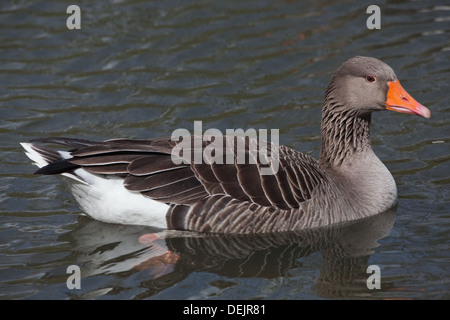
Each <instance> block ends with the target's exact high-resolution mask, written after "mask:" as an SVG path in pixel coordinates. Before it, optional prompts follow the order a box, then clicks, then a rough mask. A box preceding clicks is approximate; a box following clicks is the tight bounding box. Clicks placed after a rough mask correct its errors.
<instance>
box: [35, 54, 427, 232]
mask: <svg viewBox="0 0 450 320" xmlns="http://www.w3.org/2000/svg"><path fill="white" fill-rule="evenodd" d="M369 75H370V77H372V76H373V77H374V79H376V81H372V79H371V78H370V79H369V80H370V81H366V80H367V76H369ZM364 79H366V80H364ZM396 79H397V77H396V75H395V73H394V72H393V71H392V69H391V68H390V67H389V66H387V65H386V64H384V63H383V62H381V61H379V60H377V59H374V58H368V57H355V58H352V59H350V60H348V61H347V62H345V63H344V64H343V65H342V66H341V67H340V68H339V69H338V70H337V71H336V72H335V73H334V75H333V76H332V78H331V81H330V84H329V86H328V88H327V90H326V92H325V101H324V105H323V110H322V125H321V129H322V148H321V153H320V157H319V160H315V159H313V158H311V157H309V156H308V155H305V154H302V153H300V152H298V151H296V150H293V149H291V148H288V147H285V146H277V145H274V144H270V143H268V145H267V147H268V149H269V150H270V149H271V148H272V149H273V148H275V149H273V150H276V151H277V153H278V155H279V159H278V165H279V167H278V168H277V169H278V170H277V171H276V170H275V171H276V174H273V175H263V174H261V169H262V168H263V167H267V164H266V163H261V161H260V159H259V158H258V157H256V156H255V154H254V153H253V152H252V150H253V149H252V148H254V147H255V146H258V142H257V141H254V140H252V139H249V138H248V137H233V136H232V137H222V139H223V144H222V145H223V146H225V147H224V152H223V159H226V158H227V157H229V156H230V155H231V156H232V158H233V159H234V160H235V161H234V164H230V163H228V164H218V163H212V164H211V163H208V161H207V162H206V163H205V162H203V163H201V164H198V163H194V161H193V159H194V157H193V152H194V148H193V147H194V145H195V143H194V139H195V137H185V138H184V139H187V140H186V141H187V144H188V145H190V146H191V147H192V149H191V150H190V151H189V150H187V151H185V154H183V155H179V158H176V157H175V158H176V159H178V160H180V161H178V162H177V163H178V164H176V163H175V162H174V161H173V160H174V158H173V154H172V153H173V152H172V151H173V149H174V148H175V147H177V142H175V141H171V140H170V138H154V139H148V140H132V139H115V140H107V141H104V142H94V141H87V140H80V139H70V138H48V139H38V140H36V141H35V142H39V143H55V144H60V145H65V146H68V147H70V148H72V149H71V156H72V158H69V159H66V160H61V158H60V157H58V155H57V153H55V152H54V151H52V150H51V149H47V148H44V147H42V146H39V145H32V148H33V149H34V150H36V151H37V152H39V153H40V154H42V156H43V157H45V158H46V159H47V160H49V162H50V164H49V165H47V166H45V167H43V168H41V169H39V170H38V171H37V173H40V174H57V173H63V172H67V171H73V170H74V169H76V168H82V169H84V170H86V171H89V172H91V173H94V174H99V175H108V176H110V175H116V176H118V177H121V178H123V179H124V186H125V188H127V189H128V190H131V191H134V192H140V193H142V195H143V196H146V197H150V198H152V199H154V200H157V201H160V202H164V203H167V204H169V205H170V209H169V211H168V212H167V215H166V218H167V227H168V228H169V229H181V230H192V231H199V232H230V233H261V232H274V231H289V230H298V229H304V228H311V227H320V226H326V225H330V224H334V223H339V222H345V221H350V220H355V219H359V218H363V217H367V216H370V215H373V214H376V213H379V212H382V211H385V210H387V209H388V208H390V207H392V206H393V205H395V203H396V197H397V192H396V186H395V182H394V180H393V178H392V175H391V174H390V173H389V171H388V170H387V169H386V167H385V166H384V165H383V164H382V163H381V161H380V160H379V159H378V158H377V157H376V155H375V154H374V153H373V151H372V148H371V146H370V122H371V113H372V112H374V111H378V110H384V109H385V108H386V107H385V101H386V95H387V92H388V82H389V81H396ZM368 82H374V83H370V84H369V83H368ZM428 116H429V114H428ZM189 139H191V140H190V141H189ZM237 139H241V141H240V142H245V144H244V145H245V148H244V150H245V152H244V153H245V158H246V160H247V162H246V163H244V164H243V163H240V162H239V161H238V152H242V150H238V149H237V148H236V145H237V144H236V143H234V144H231V145H234V146H235V147H234V148H230V147H229V146H230V143H231V142H236V141H237ZM186 141H184V142H186ZM210 143H211V141H207V139H206V141H203V140H202V142H201V145H202V148H203V150H204V149H205V148H207V147H208V145H209V144H210ZM188 160H189V161H188ZM250 160H252V161H253V162H252V161H250ZM272 165H273V164H272Z"/></svg>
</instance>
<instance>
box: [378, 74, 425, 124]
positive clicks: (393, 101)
mask: <svg viewBox="0 0 450 320" xmlns="http://www.w3.org/2000/svg"><path fill="white" fill-rule="evenodd" d="M388 85H389V91H388V93H387V99H386V109H387V110H392V111H396V112H402V113H409V114H416V115H418V116H421V117H425V118H429V117H430V116H431V113H430V110H428V108H427V107H425V106H423V105H421V104H420V103H418V102H417V101H416V100H414V98H413V97H411V96H410V95H409V93H408V92H406V90H405V89H403V87H402V86H401V84H400V81H398V80H396V81H388Z"/></svg>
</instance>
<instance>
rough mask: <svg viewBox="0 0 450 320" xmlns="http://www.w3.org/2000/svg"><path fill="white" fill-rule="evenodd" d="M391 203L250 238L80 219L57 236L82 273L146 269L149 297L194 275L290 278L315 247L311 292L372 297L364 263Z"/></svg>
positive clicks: (387, 224)
mask: <svg viewBox="0 0 450 320" xmlns="http://www.w3.org/2000/svg"><path fill="white" fill-rule="evenodd" d="M395 215H396V208H393V209H391V210H388V211H386V212H383V213H381V214H378V215H375V216H372V217H369V218H365V219H361V220H358V221H353V222H351V223H347V224H344V225H339V226H333V227H327V228H320V229H315V230H303V231H299V232H282V233H270V234H255V235H237V234H236V235H233V234H227V235H219V234H198V233H192V232H179V231H160V230H157V229H152V228H149V227H141V226H125V225H114V224H106V223H102V222H99V221H96V220H92V219H89V218H86V217H80V220H79V226H78V227H77V228H76V229H75V230H73V231H72V232H69V233H66V234H64V235H62V236H61V239H60V240H63V241H68V242H70V243H71V245H72V246H73V250H74V254H75V257H74V260H75V261H76V263H77V264H78V265H80V266H81V269H82V277H83V278H87V277H91V276H94V275H101V274H121V275H124V276H127V275H132V274H133V273H136V272H144V273H145V274H146V278H145V279H143V280H142V281H141V282H140V283H139V285H140V287H144V288H146V289H145V292H143V293H141V294H140V295H139V296H138V297H135V298H138V299H140V298H150V297H152V296H154V295H155V294H157V293H159V292H160V291H162V290H164V289H167V288H170V287H172V286H173V285H175V284H177V283H179V282H180V281H182V280H183V279H185V278H186V277H188V276H189V275H190V274H191V273H193V272H209V273H214V274H217V275H220V276H225V277H228V278H267V279H274V278H277V277H283V276H289V271H290V270H292V269H294V268H298V269H299V270H300V272H301V261H302V260H304V259H306V258H307V257H308V256H309V255H310V254H311V253H314V252H317V251H319V252H320V253H321V255H322V265H321V268H320V274H319V276H318V278H317V279H311V281H312V282H314V286H313V288H314V289H313V290H314V291H315V293H316V294H317V295H318V296H321V297H349V296H354V295H355V294H357V295H359V296H361V294H362V295H364V294H370V290H369V289H368V288H367V285H366V281H367V278H368V277H369V276H370V274H368V273H367V267H368V265H369V263H368V261H369V258H370V256H371V255H372V254H373V253H374V248H376V247H377V246H378V245H379V244H378V242H377V241H378V240H380V239H382V238H384V237H386V236H388V235H389V233H390V231H391V228H392V226H393V223H394V220H395Z"/></svg>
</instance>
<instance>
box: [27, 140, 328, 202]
mask: <svg viewBox="0 0 450 320" xmlns="http://www.w3.org/2000/svg"><path fill="white" fill-rule="evenodd" d="M196 139H198V140H196ZM205 140H206V141H205ZM33 142H41V143H56V144H61V145H66V146H69V147H71V148H72V149H71V150H70V155H71V156H72V157H71V158H68V159H65V160H61V161H54V162H52V163H50V164H49V165H47V166H46V167H43V168H41V169H39V170H38V171H37V172H36V173H40V174H56V173H62V172H66V171H70V170H74V169H76V168H80V167H81V168H83V169H84V170H86V171H88V172H91V173H94V174H101V175H116V176H121V177H123V178H124V186H125V187H126V188H127V189H129V190H132V191H136V192H140V193H142V194H143V195H145V196H147V197H150V198H152V199H154V200H158V201H162V202H165V203H169V204H174V205H186V206H190V205H194V204H196V203H199V202H200V201H202V202H204V200H205V199H209V198H211V197H214V198H217V196H219V197H220V196H226V197H227V199H234V200H237V201H239V202H250V203H253V204H255V205H258V206H263V207H273V208H276V209H292V208H298V207H299V205H300V203H302V202H304V201H306V200H308V199H310V198H311V195H312V192H313V190H314V188H315V187H316V186H317V185H319V184H320V183H321V182H322V181H324V180H326V179H327V177H326V175H325V174H324V173H323V172H322V171H321V169H320V167H319V165H318V163H317V161H316V160H315V159H313V158H311V157H309V156H307V155H305V154H302V153H300V152H298V151H295V150H293V149H290V148H288V147H285V146H278V145H275V144H271V143H269V142H267V143H265V145H261V144H260V143H258V142H257V141H256V140H253V139H250V138H248V137H246V136H243V137H236V136H225V137H221V138H220V139H216V140H215V139H202V138H198V137H194V136H192V137H191V136H186V137H183V141H172V140H171V139H170V137H168V138H155V139H148V140H133V139H114V140H107V141H104V142H93V141H88V140H80V139H70V138H48V139H36V140H34V141H33ZM220 142H221V143H220ZM196 144H198V145H199V146H201V148H200V150H201V152H200V155H198V154H196V153H195V151H196V150H198V146H197V145H196ZM195 147H197V149H196V148H195ZM220 148H222V149H220ZM264 148H265V150H270V152H262V150H263V149H264ZM43 150H45V149H43ZM47 150H48V149H47ZM220 150H222V151H220ZM264 170H270V171H269V172H271V174H267V171H264Z"/></svg>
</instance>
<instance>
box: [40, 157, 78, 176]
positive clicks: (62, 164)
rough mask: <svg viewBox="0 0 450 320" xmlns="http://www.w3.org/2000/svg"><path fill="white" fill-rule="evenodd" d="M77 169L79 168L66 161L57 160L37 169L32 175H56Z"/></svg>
mask: <svg viewBox="0 0 450 320" xmlns="http://www.w3.org/2000/svg"><path fill="white" fill-rule="evenodd" d="M79 167H80V166H78V165H76V164H73V163H70V162H68V161H67V160H59V161H55V162H52V163H50V164H48V165H46V166H45V167H42V168H40V169H38V170H37V171H35V172H34V174H45V175H50V174H58V173H64V172H68V171H72V170H75V169H77V168H79Z"/></svg>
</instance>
